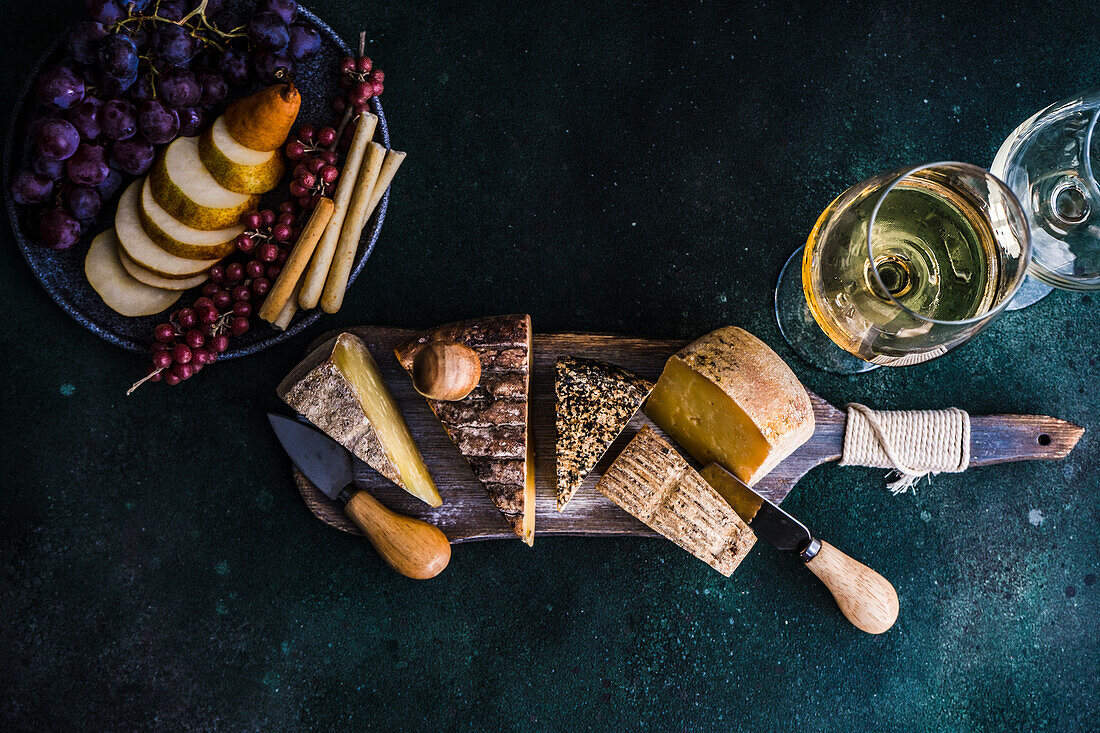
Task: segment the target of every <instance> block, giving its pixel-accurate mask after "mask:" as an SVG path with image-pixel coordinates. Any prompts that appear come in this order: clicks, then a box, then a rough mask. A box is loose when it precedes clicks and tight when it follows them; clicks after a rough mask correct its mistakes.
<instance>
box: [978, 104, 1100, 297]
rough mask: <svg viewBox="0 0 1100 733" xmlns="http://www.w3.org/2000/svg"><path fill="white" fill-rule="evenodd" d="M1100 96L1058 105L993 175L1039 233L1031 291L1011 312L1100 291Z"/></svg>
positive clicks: (1024, 134)
mask: <svg viewBox="0 0 1100 733" xmlns="http://www.w3.org/2000/svg"><path fill="white" fill-rule="evenodd" d="M1098 118H1100V89H1093V90H1091V91H1088V92H1085V93H1084V94H1079V95H1077V96H1074V97H1070V98H1069V99H1064V100H1062V101H1061V102H1057V103H1055V104H1052V105H1050V106H1049V107H1047V108H1045V109H1043V110H1040V111H1039V112H1036V113H1035V114H1034V115H1032V116H1031V117H1029V118H1028V119H1027V120H1025V121H1024V122H1023V123H1022V124H1021V125H1020V126H1019V127H1017V128H1016V129H1015V130H1013V131H1012V134H1010V135H1009V136H1008V138H1007V139H1006V140H1005V141H1004V144H1003V145H1001V149H1000V150H998V151H997V155H996V157H995V158H994V160H993V165H992V166H991V167H990V172H992V173H993V174H994V175H995V176H997V177H998V178H1000V179H1001V180H1002V181H1004V182H1005V183H1006V184H1007V185H1008V187H1009V188H1011V189H1012V191H1013V193H1015V194H1016V196H1017V198H1018V199H1019V200H1020V203H1021V205H1022V206H1023V208H1024V212H1025V214H1026V216H1027V221H1028V225H1029V226H1030V227H1031V242H1032V257H1031V266H1030V267H1029V269H1028V274H1029V277H1028V279H1027V282H1026V283H1025V287H1024V288H1023V289H1022V290H1021V292H1020V293H1018V294H1017V295H1016V297H1015V298H1013V299H1012V302H1011V303H1010V304H1009V305H1008V310H1017V309H1019V308H1024V307H1026V306H1029V305H1031V304H1032V303H1034V302H1036V301H1037V300H1039V299H1040V298H1042V297H1044V296H1046V295H1047V294H1049V293H1050V291H1051V289H1052V288H1060V289H1064V290H1078V291H1081V290H1085V291H1087V290H1098V289H1100V187H1098V186H1097V177H1098V174H1100V168H1097V165H1098V164H1100V138H1094V137H1093V132H1094V130H1095V129H1096V122H1097V119H1098Z"/></svg>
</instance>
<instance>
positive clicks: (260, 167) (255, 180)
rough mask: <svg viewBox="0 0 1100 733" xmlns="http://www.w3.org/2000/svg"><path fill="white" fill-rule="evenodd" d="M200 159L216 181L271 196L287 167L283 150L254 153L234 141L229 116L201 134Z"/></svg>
mask: <svg viewBox="0 0 1100 733" xmlns="http://www.w3.org/2000/svg"><path fill="white" fill-rule="evenodd" d="M199 158H201V159H202V162H203V165H205V166H206V169H207V170H208V171H210V175H211V176H213V177H214V180H215V181H217V182H218V183H220V184H221V185H222V186H224V187H225V188H227V189H228V190H230V191H236V192H237V193H246V194H254V193H267V192H268V191H270V190H271V189H273V188H275V186H277V185H279V180H280V179H281V178H282V177H283V171H284V170H285V166H284V164H283V155H282V151H280V150H268V151H261V150H253V149H251V148H247V147H245V146H244V145H241V144H240V143H239V142H237V141H236V140H234V139H233V136H232V135H230V134H229V131H228V130H227V129H226V127H225V117H219V118H218V119H217V120H215V121H214V124H213V125H211V126H210V127H208V128H206V131H205V132H203V133H202V134H201V135H199Z"/></svg>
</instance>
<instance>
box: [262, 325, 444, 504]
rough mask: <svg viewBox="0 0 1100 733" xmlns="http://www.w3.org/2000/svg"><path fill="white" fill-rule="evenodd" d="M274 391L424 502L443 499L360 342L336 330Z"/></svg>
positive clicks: (351, 335)
mask: <svg viewBox="0 0 1100 733" xmlns="http://www.w3.org/2000/svg"><path fill="white" fill-rule="evenodd" d="M278 393H279V397H281V398H282V399H283V400H284V401H285V402H286V403H287V404H288V405H290V406H291V407H293V408H294V409H295V410H297V411H298V412H300V413H301V414H303V415H305V417H306V418H307V419H308V420H309V421H310V422H311V423H313V424H314V425H316V426H317V427H318V428H320V429H321V430H323V431H325V432H326V433H328V435H329V436H331V437H332V438H333V439H334V440H336V441H337V442H338V443H340V444H341V445H343V446H344V447H345V448H347V449H348V450H350V451H351V452H352V453H353V454H354V455H355V456H357V457H358V458H359V459H360V460H362V461H363V462H365V463H366V464H367V465H369V466H370V467H371V468H373V469H374V470H376V471H378V472H379V473H380V474H382V475H383V476H385V477H386V478H388V479H389V480H390V481H393V482H394V483H395V484H397V485H398V486H400V487H401V488H403V489H405V490H406V491H408V492H409V493H410V494H412V495H413V496H415V497H417V498H418V499H421V500H422V501H424V502H426V503H427V504H429V505H430V506H433V507H434V506H439V505H440V504H442V503H443V500H442V499H441V498H440V496H439V491H438V490H437V489H436V487H435V482H434V481H433V480H432V476H431V474H430V473H429V472H428V468H427V466H426V465H425V464H424V459H423V457H422V456H421V455H420V450H419V449H418V448H417V447H416V443H415V442H414V441H413V438H412V435H411V434H410V433H409V428H408V426H407V425H406V424H405V419H404V418H403V417H402V416H401V413H400V411H399V410H398V407H397V403H396V402H394V399H393V396H392V395H391V394H390V392H389V389H388V388H387V387H386V383H385V381H384V380H383V379H382V375H381V374H380V373H379V371H378V364H377V363H375V361H374V358H373V357H372V356H371V353H370V351H369V350H368V349H367V346H366V344H364V343H363V342H362V340H360V339H359V338H358V337H356V336H355V335H354V334H350V333H342V334H340V335H339V336H337V337H336V338H334V339H331V340H329V341H327V342H325V343H324V344H322V345H321V346H319V347H318V348H317V349H316V350H315V351H314V352H313V353H311V354H310V355H309V356H307V357H306V359H305V360H304V361H303V362H302V363H301V364H299V365H298V366H297V367H295V368H294V370H293V371H291V373H290V374H289V375H287V377H286V378H285V379H284V380H283V381H282V383H281V384H280V385H279V387H278Z"/></svg>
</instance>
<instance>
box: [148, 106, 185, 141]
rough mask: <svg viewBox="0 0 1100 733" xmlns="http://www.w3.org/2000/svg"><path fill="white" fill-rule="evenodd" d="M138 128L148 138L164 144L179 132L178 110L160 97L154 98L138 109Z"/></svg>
mask: <svg viewBox="0 0 1100 733" xmlns="http://www.w3.org/2000/svg"><path fill="white" fill-rule="evenodd" d="M138 129H139V130H140V131H141V134H142V135H144V136H145V139H146V140H148V141H149V142H151V143H153V144H154V145H162V144H164V143H166V142H168V141H169V140H172V139H173V138H175V137H176V135H178V134H179V131H180V118H179V115H178V114H177V113H176V110H174V109H172V108H171V107H169V106H168V105H166V104H165V103H164V102H161V101H160V100H159V99H152V100H149V101H148V102H145V103H144V104H142V105H141V108H140V109H139V111H138Z"/></svg>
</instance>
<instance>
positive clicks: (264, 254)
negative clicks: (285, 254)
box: [256, 242, 279, 262]
mask: <svg viewBox="0 0 1100 733" xmlns="http://www.w3.org/2000/svg"><path fill="white" fill-rule="evenodd" d="M278 256H279V248H278V247H276V246H275V245H274V244H272V243H271V242H264V244H263V246H262V247H260V249H259V251H257V252H256V257H257V258H258V259H259V260H260V261H261V262H274V261H275V258H276V257H278Z"/></svg>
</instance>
